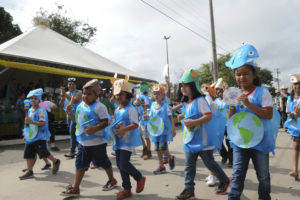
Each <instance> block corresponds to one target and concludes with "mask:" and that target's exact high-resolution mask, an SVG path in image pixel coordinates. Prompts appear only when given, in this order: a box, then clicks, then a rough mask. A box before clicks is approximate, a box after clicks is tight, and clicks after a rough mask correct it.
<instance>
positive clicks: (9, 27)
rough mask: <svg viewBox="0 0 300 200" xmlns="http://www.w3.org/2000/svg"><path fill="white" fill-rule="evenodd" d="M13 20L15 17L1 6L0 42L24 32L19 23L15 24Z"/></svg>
mask: <svg viewBox="0 0 300 200" xmlns="http://www.w3.org/2000/svg"><path fill="white" fill-rule="evenodd" d="M12 21H13V17H12V16H11V15H10V14H9V13H8V12H6V11H5V10H4V8H3V7H0V44H2V43H4V42H6V41H8V40H10V39H11V38H14V37H16V36H18V35H20V34H22V31H21V29H20V27H19V25H17V24H13V23H12Z"/></svg>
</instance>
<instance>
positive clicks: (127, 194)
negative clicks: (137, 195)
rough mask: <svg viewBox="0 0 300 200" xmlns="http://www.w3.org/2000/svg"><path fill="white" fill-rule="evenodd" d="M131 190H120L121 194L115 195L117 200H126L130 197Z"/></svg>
mask: <svg viewBox="0 0 300 200" xmlns="http://www.w3.org/2000/svg"><path fill="white" fill-rule="evenodd" d="M131 196H132V194H131V190H122V191H121V192H119V193H118V194H117V200H122V199H126V198H128V197H131Z"/></svg>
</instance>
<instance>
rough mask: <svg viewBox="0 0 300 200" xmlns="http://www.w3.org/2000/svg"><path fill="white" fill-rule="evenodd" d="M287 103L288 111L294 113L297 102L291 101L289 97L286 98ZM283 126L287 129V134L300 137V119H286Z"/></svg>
mask: <svg viewBox="0 0 300 200" xmlns="http://www.w3.org/2000/svg"><path fill="white" fill-rule="evenodd" d="M288 103H289V106H290V111H291V112H294V106H296V105H297V102H294V101H292V100H291V97H290V96H289V97H288ZM284 126H285V127H286V128H287V129H288V130H287V132H288V133H289V134H290V135H291V136H294V137H300V117H295V118H294V119H292V118H290V117H288V118H287V120H286V122H285V123H284Z"/></svg>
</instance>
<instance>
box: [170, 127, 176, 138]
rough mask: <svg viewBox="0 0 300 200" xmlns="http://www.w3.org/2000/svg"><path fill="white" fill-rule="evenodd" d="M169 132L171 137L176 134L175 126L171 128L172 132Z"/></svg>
mask: <svg viewBox="0 0 300 200" xmlns="http://www.w3.org/2000/svg"><path fill="white" fill-rule="evenodd" d="M171 133H172V136H173V137H175V136H176V130H175V128H173V129H172V132H171Z"/></svg>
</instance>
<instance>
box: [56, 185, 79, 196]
mask: <svg viewBox="0 0 300 200" xmlns="http://www.w3.org/2000/svg"><path fill="white" fill-rule="evenodd" d="M59 195H60V196H64V197H78V196H80V190H79V188H78V189H77V190H75V189H74V188H73V187H72V185H71V186H67V188H66V190H65V191H63V192H61V193H60V194H59Z"/></svg>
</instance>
